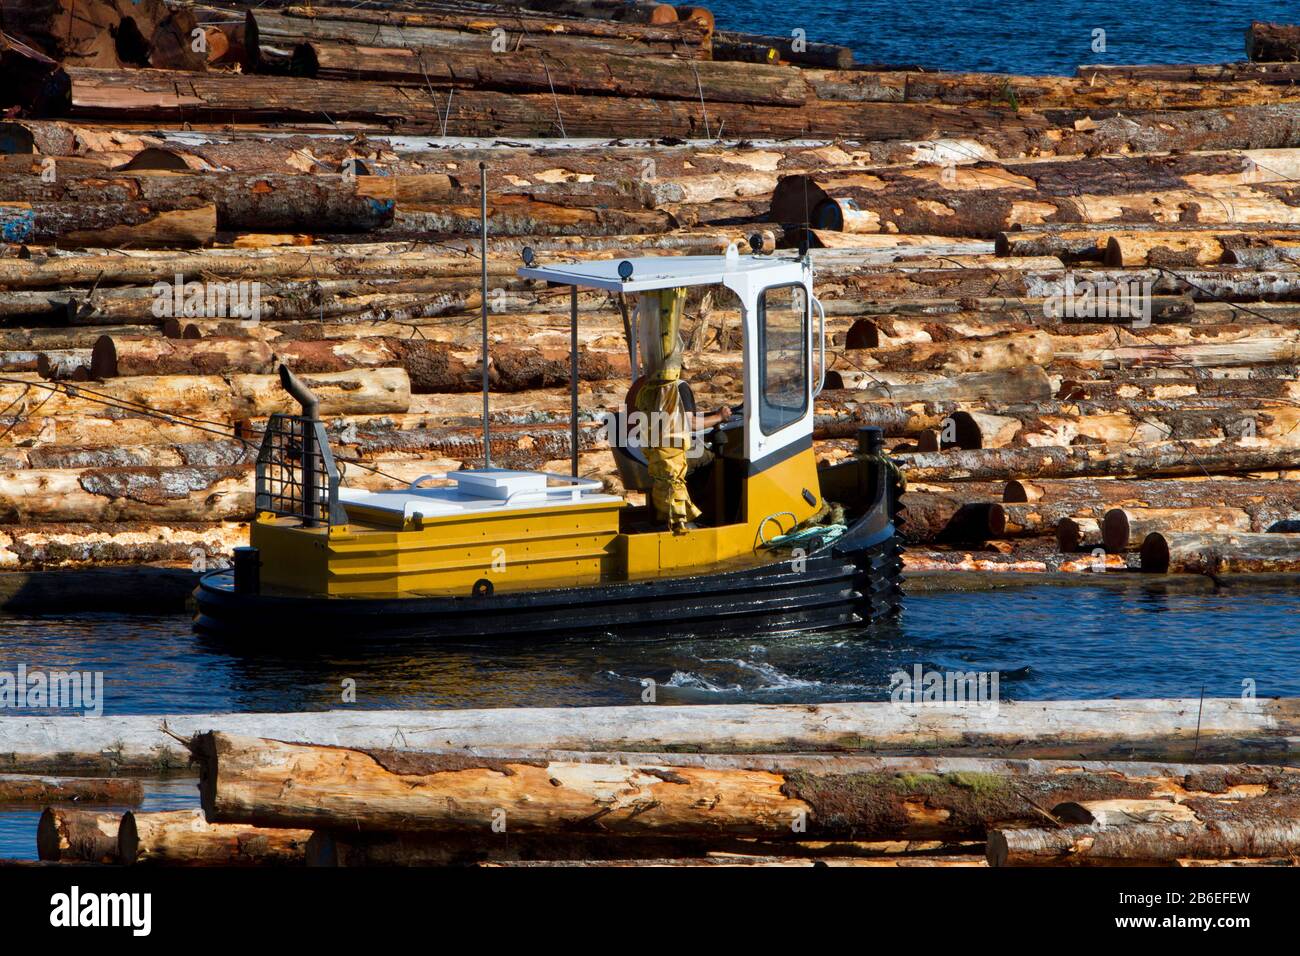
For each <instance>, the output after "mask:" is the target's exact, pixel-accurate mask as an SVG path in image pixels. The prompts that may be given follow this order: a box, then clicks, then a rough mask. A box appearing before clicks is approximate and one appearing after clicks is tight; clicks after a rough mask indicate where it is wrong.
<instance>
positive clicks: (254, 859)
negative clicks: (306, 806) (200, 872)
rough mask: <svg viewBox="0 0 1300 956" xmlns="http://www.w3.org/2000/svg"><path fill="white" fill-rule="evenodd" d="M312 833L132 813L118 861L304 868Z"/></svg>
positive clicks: (198, 816)
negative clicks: (303, 864) (302, 866)
mask: <svg viewBox="0 0 1300 956" xmlns="http://www.w3.org/2000/svg"><path fill="white" fill-rule="evenodd" d="M309 839H311V833H310V832H308V831H305V830H292V829H282V828H281V829H268V828H263V827H252V826H244V825H241V824H238V823H209V822H208V821H207V820H206V819H204V815H203V811H202V810H200V809H198V808H195V809H193V810H172V811H163V812H161V813H127V814H126V815H125V816H124V817H122V825H121V827H120V828H119V830H118V834H117V846H118V858H119V859H120V861H121V862H122V863H126V864H133V865H134V864H145V865H157V866H300V865H302V863H303V861H304V859H305V857H306V850H307V841H308V840H309Z"/></svg>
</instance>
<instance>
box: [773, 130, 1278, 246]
mask: <svg viewBox="0 0 1300 956" xmlns="http://www.w3.org/2000/svg"><path fill="white" fill-rule="evenodd" d="M954 108H955V107H954ZM1271 162H1272V163H1274V164H1283V165H1284V166H1289V165H1290V162H1291V161H1290V159H1289V157H1285V156H1276V157H1275V158H1273V159H1272V160H1271ZM1270 178H1271V177H1270ZM1259 179H1260V176H1259V173H1258V171H1256V172H1254V173H1252V172H1251V171H1250V169H1249V168H1248V167H1247V164H1246V163H1245V162H1244V161H1243V159H1242V157H1241V155H1239V154H1232V153H1224V152H1219V153H1215V152H1198V153H1195V154H1188V155H1186V156H1181V157H1178V158H1176V159H1169V158H1168V157H1161V158H1159V159H1157V158H1155V157H1150V156H1130V157H1122V158H1115V157H1107V158H1106V159H1094V158H1085V159H1072V160H1056V161H1050V160H1049V161H1043V160H1038V161H1035V162H1032V163H1014V162H1012V163H1000V164H994V163H975V164H971V165H964V166H950V167H948V168H946V169H941V168H937V167H921V168H902V169H883V168H882V169H873V170H869V171H865V170H841V171H839V172H830V173H825V174H814V175H808V174H799V173H796V174H792V175H788V176H783V177H782V178H781V179H780V180H779V181H778V183H777V185H776V188H775V190H774V191H773V193H772V201H771V205H770V208H769V216H768V218H769V221H772V222H779V223H795V222H805V221H809V222H810V223H811V225H813V226H815V227H818V228H830V229H851V230H852V231H854V232H892V231H894V230H898V231H901V232H924V233H932V234H935V235H948V236H967V237H983V238H988V239H995V241H996V237H997V236H999V235H1006V234H1008V233H1007V231H1008V230H1010V229H1013V228H1014V227H1021V228H1033V227H1034V226H1036V225H1038V224H1040V223H1044V222H1048V221H1052V222H1057V223H1060V222H1089V223H1099V222H1107V221H1110V222H1125V221H1127V220H1131V219H1150V220H1153V221H1156V222H1178V221H1180V219H1181V213H1179V212H1178V211H1177V210H1180V209H1182V208H1188V207H1190V206H1192V205H1193V204H1195V206H1196V207H1197V209H1198V217H1197V221H1198V222H1201V223H1209V222H1219V223H1229V224H1231V227H1230V230H1229V231H1231V230H1232V228H1235V229H1237V230H1239V229H1240V223H1244V222H1258V223H1276V224H1296V223H1300V216H1297V214H1296V212H1295V209H1294V208H1293V207H1291V206H1289V205H1288V204H1287V203H1286V202H1284V201H1281V200H1279V199H1277V198H1276V197H1275V196H1273V195H1272V194H1271V193H1270V192H1269V187H1268V186H1267V185H1266V184H1264V183H1260V182H1258V180H1259ZM1155 180H1159V182H1160V184H1161V185H1160V187H1158V188H1154V189H1153V188H1152V184H1153V181H1155ZM1080 181H1085V182H1087V183H1088V187H1087V191H1084V192H1082V193H1081V192H1080V187H1079V183H1080ZM850 201H851V210H850V211H849V212H848V213H847V214H846V212H845V207H846V203H849V202H850ZM1215 205H1217V206H1218V209H1212V208H1211V207H1212V206H1215ZM1139 241H1141V240H1139ZM1001 248H1006V246H1005V245H1004V246H1003V247H1001ZM1026 253H1029V254H1048V255H1054V254H1055V253H1053V252H1051V251H1050V250H1047V249H1039V250H1028V249H1027V250H1022V251H1021V252H1020V254H1026ZM1216 261H1217V260H1216Z"/></svg>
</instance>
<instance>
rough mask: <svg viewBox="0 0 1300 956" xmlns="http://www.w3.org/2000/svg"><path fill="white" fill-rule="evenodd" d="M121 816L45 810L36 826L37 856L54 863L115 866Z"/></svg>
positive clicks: (94, 812) (82, 811) (55, 808)
mask: <svg viewBox="0 0 1300 956" xmlns="http://www.w3.org/2000/svg"><path fill="white" fill-rule="evenodd" d="M121 823H122V814H121V813H102V812H100V811H98V810H69V809H66V808H64V807H46V808H45V810H43V811H42V812H41V819H40V822H39V823H38V824H37V825H36V853H37V856H38V857H39V858H40V859H42V860H48V861H50V862H55V863H59V862H62V863H117V862H118V855H117V834H118V828H119V826H120V825H121Z"/></svg>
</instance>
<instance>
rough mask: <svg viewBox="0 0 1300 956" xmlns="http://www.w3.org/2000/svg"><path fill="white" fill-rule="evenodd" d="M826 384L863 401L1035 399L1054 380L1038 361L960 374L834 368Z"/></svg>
mask: <svg viewBox="0 0 1300 956" xmlns="http://www.w3.org/2000/svg"><path fill="white" fill-rule="evenodd" d="M826 388H827V389H843V390H844V392H845V397H852V398H853V399H854V400H857V401H864V402H869V401H874V402H943V401H951V402H963V401H972V402H973V401H979V402H997V401H1007V402H1033V401H1046V400H1048V399H1050V398H1051V396H1052V383H1051V380H1050V379H1049V378H1048V377H1047V373H1046V372H1045V371H1044V370H1043V369H1042V368H1041V367H1040V366H1037V365H1030V366H1027V367H1023V368H1008V369H1000V370H997V371H993V372H969V373H965V374H958V375H942V374H934V373H895V372H890V371H885V370H871V371H866V370H861V371H851V370H849V369H844V368H841V369H840V370H835V369H831V370H829V371H827V373H826Z"/></svg>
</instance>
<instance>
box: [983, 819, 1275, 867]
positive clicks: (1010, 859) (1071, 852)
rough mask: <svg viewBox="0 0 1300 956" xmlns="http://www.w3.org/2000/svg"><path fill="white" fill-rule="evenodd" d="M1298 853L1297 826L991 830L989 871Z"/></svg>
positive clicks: (1264, 823)
mask: <svg viewBox="0 0 1300 956" xmlns="http://www.w3.org/2000/svg"><path fill="white" fill-rule="evenodd" d="M1298 851H1300V823H1297V822H1296V821H1294V820H1277V821H1259V822H1251V823H1226V822H1224V823H1213V824H1203V823H1199V822H1198V823H1190V822H1177V823H1169V824H1165V823H1159V824H1156V823H1139V824H1132V825H1128V826H1115V827H1091V826H1086V827H1084V826H1072V827H1063V828H1061V829H1058V830H1004V829H998V830H993V831H991V832H990V833H989V849H988V861H989V865H990V866H1053V865H1056V866H1101V865H1110V866H1113V865H1116V864H1121V865H1122V864H1130V865H1133V864H1148V865H1153V864H1155V865H1158V864H1164V865H1173V864H1175V863H1176V862H1177V861H1178V860H1179V859H1186V858H1193V859H1230V858H1233V857H1289V856H1295V855H1296V853H1297V852H1298Z"/></svg>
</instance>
